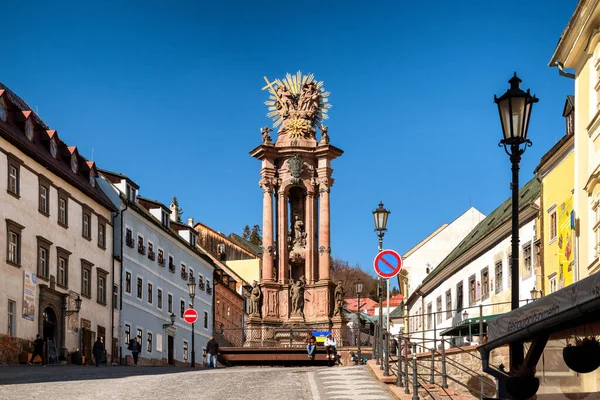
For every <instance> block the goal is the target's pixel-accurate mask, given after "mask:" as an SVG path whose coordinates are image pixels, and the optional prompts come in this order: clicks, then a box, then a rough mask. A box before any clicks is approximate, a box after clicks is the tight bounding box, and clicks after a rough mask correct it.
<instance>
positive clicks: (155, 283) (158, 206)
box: [99, 170, 214, 365]
mask: <svg viewBox="0 0 600 400" xmlns="http://www.w3.org/2000/svg"><path fill="white" fill-rule="evenodd" d="M100 173H101V176H102V178H103V179H101V180H99V184H100V186H101V187H102V189H103V190H104V191H105V193H106V194H107V195H108V196H109V197H110V199H111V200H112V201H113V202H114V204H116V205H118V207H119V209H120V210H121V212H120V216H119V218H116V220H115V235H114V240H115V244H114V248H115V255H117V256H118V257H119V258H120V259H121V260H122V269H121V270H122V273H121V277H120V280H121V284H120V285H119V286H120V287H121V288H122V290H121V291H120V292H119V296H120V297H119V299H120V304H119V308H120V321H119V328H120V330H119V344H120V355H121V361H122V362H123V356H127V355H128V354H130V353H129V352H128V350H127V346H128V343H129V342H130V340H131V339H133V338H134V337H137V338H138V341H139V343H140V344H141V345H142V352H141V354H140V364H146V365H161V364H169V365H183V364H188V363H191V362H192V352H193V351H194V350H195V360H194V361H195V362H196V363H198V364H201V362H202V349H203V348H205V347H206V343H207V342H208V340H209V339H210V336H211V334H212V332H213V304H214V302H213V295H214V291H213V287H214V285H213V283H214V282H213V272H214V265H213V264H212V261H211V259H210V258H209V257H208V256H206V255H205V254H202V253H201V252H200V251H198V249H197V248H196V243H197V232H196V231H195V230H194V228H193V226H192V225H193V222H192V223H190V225H185V224H180V223H177V222H175V213H176V211H173V210H171V209H169V208H167V207H166V206H165V205H163V204H162V203H160V202H157V201H154V200H150V199H146V198H143V197H140V196H139V195H138V190H139V186H138V185H136V184H135V182H133V181H132V180H131V179H129V178H128V177H127V176H124V175H121V174H117V173H114V172H109V171H105V170H101V171H100ZM192 277H194V280H195V286H194V287H195V297H194V300H193V308H194V309H195V310H196V311H197V313H198V320H197V322H196V323H195V324H194V340H193V341H192V325H191V324H188V323H187V322H185V321H184V319H183V314H184V311H185V310H186V309H188V308H192V300H191V298H190V295H189V288H188V283H189V282H190V280H191V278H192ZM171 318H173V319H174V323H173V324H171ZM192 345H193V346H192Z"/></svg>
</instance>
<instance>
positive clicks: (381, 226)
mask: <svg viewBox="0 0 600 400" xmlns="http://www.w3.org/2000/svg"><path fill="white" fill-rule="evenodd" d="M390 214H391V212H390V211H389V210H386V209H385V207H384V206H383V202H379V207H377V209H376V210H375V211H373V217H374V218H375V230H376V231H379V232H381V233H382V232H385V231H386V230H387V229H386V226H387V220H388V216H389V215H390Z"/></svg>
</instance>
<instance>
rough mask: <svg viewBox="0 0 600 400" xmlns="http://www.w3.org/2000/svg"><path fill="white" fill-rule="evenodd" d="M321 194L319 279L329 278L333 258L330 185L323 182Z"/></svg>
mask: <svg viewBox="0 0 600 400" xmlns="http://www.w3.org/2000/svg"><path fill="white" fill-rule="evenodd" d="M319 194H320V197H321V202H320V205H319V211H320V218H319V280H320V281H321V280H327V281H328V280H329V269H330V266H329V264H330V260H331V243H330V239H329V231H330V225H329V215H330V213H329V185H328V182H321V184H320V189H319Z"/></svg>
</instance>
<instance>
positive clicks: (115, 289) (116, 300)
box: [113, 285, 119, 310]
mask: <svg viewBox="0 0 600 400" xmlns="http://www.w3.org/2000/svg"><path fill="white" fill-rule="evenodd" d="M113 308H114V309H115V310H118V309H119V286H117V285H113Z"/></svg>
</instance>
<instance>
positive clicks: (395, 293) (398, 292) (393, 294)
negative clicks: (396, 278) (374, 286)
mask: <svg viewBox="0 0 600 400" xmlns="http://www.w3.org/2000/svg"><path fill="white" fill-rule="evenodd" d="M399 294H400V290H398V288H397V287H395V288H393V289H392V290H390V296H396V295H399Z"/></svg>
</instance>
